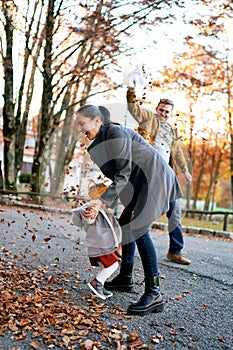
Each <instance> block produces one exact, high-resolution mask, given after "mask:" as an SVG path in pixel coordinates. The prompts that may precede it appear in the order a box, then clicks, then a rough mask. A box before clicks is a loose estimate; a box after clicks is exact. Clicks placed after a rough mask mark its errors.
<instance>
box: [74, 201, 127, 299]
mask: <svg viewBox="0 0 233 350" xmlns="http://www.w3.org/2000/svg"><path fill="white" fill-rule="evenodd" d="M97 213H98V211H97V210H96V208H95V206H94V205H93V204H92V202H91V201H90V202H88V203H86V204H84V205H83V206H82V207H80V208H76V209H73V213H72V221H73V223H74V224H75V225H77V226H79V227H83V228H84V231H85V232H86V248H87V256H88V257H89V259H90V263H91V266H99V271H98V273H97V275H96V278H94V279H93V280H92V281H91V282H89V283H88V284H87V285H88V287H89V288H90V289H91V291H92V292H93V293H94V294H95V295H97V296H98V297H99V298H101V299H103V300H106V299H107V298H109V297H111V296H112V292H110V291H107V290H106V289H105V288H104V282H105V281H106V280H107V278H109V277H110V276H111V275H112V274H113V273H114V272H115V271H116V270H117V268H118V266H119V262H120V258H119V257H118V256H117V255H116V253H115V251H116V249H117V248H118V246H119V244H120V242H121V228H120V226H119V224H118V221H117V220H116V218H115V217H114V216H113V215H112V214H111V213H110V212H108V211H107V210H104V209H101V210H100V211H99V213H98V214H97ZM96 215H97V216H96Z"/></svg>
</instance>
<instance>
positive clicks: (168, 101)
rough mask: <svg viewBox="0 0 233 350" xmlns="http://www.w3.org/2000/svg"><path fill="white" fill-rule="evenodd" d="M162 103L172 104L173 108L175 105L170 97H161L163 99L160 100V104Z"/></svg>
mask: <svg viewBox="0 0 233 350" xmlns="http://www.w3.org/2000/svg"><path fill="white" fill-rule="evenodd" d="M161 103H162V104H164V105H170V106H172V108H173V107H174V103H173V101H172V100H170V99H169V98H161V99H160V100H159V103H158V106H159V105H160V104H161ZM158 106H157V107H158Z"/></svg>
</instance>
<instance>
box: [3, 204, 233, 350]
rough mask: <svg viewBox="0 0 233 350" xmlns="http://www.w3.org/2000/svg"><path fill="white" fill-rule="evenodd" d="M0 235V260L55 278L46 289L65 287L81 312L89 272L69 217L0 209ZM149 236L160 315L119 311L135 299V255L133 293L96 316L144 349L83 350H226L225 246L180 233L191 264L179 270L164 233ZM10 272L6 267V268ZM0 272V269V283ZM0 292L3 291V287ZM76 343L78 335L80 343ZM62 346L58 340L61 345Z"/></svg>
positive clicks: (138, 271) (232, 330) (14, 346)
mask: <svg viewBox="0 0 233 350" xmlns="http://www.w3.org/2000/svg"><path fill="white" fill-rule="evenodd" d="M0 229H1V234H0V244H1V252H0V254H1V255H0V258H1V261H4V262H5V263H7V262H14V261H15V262H16V263H17V266H20V267H22V268H24V269H26V270H27V269H29V270H30V266H31V269H32V270H33V269H34V268H36V270H37V271H41V270H42V269H46V273H47V275H50V276H53V277H54V276H56V277H58V278H57V279H55V280H54V281H53V282H54V284H57V286H58V287H59V288H61V287H63V289H64V288H65V290H66V293H68V295H69V296H70V298H71V299H72V300H73V301H74V302H75V303H76V304H77V305H79V306H83V307H84V308H85V307H86V305H87V304H88V298H89V295H90V292H89V290H88V287H87V286H86V281H89V280H90V279H91V278H92V277H91V275H92V276H93V275H94V274H95V271H94V270H92V269H91V268H90V266H89V261H88V259H87V258H86V255H85V245H84V233H83V231H80V230H78V228H77V227H75V226H74V225H72V224H71V221H70V216H69V215H67V214H62V213H51V212H42V211H38V210H30V209H23V208H14V207H2V208H1V210H0ZM152 237H153V239H154V242H155V246H156V248H157V253H158V260H159V268H160V273H161V277H162V279H161V290H162V293H163V296H164V299H165V301H166V305H165V310H164V312H163V313H159V314H151V315H146V316H143V317H140V316H133V317H128V316H127V315H124V313H123V312H121V310H122V309H123V310H126V309H127V306H128V304H129V302H130V301H132V300H137V299H138V297H139V295H141V294H142V293H143V288H144V286H143V283H142V281H143V273H142V267H141V263H140V260H139V258H138V256H136V262H135V269H134V275H135V281H136V284H135V293H114V295H113V297H112V298H110V299H108V300H107V301H106V303H105V307H106V311H105V312H104V313H102V314H101V316H100V318H101V320H102V321H103V322H105V325H106V326H104V327H105V328H106V329H111V328H114V329H115V332H117V331H116V330H117V329H118V330H119V332H120V333H121V335H122V334H123V333H124V332H125V334H130V333H132V334H133V333H134V334H140V339H141V342H142V344H146V345H147V347H146V346H145V345H144V347H143V345H141V347H140V346H139V347H131V348H130V347H128V348H127V347H126V345H124V346H125V347H124V346H123V345H122V347H120V345H118V348H117V346H116V345H113V343H112V344H111V345H108V342H106V344H105V343H103V342H102V343H101V344H102V345H99V347H98V346H96V348H94V347H90V349H119V350H120V349H160V350H162V349H174V350H183V349H193V350H207V349H208V350H217V349H231V350H232V349H233V241H223V240H214V239H211V238H207V237H197V236H187V235H186V236H185V249H184V254H187V257H188V258H190V259H191V260H192V263H191V265H189V266H180V265H177V264H174V263H172V262H169V261H168V260H167V259H166V253H167V247H168V235H167V234H166V233H161V232H152ZM8 267H9V266H8ZM11 268H12V269H14V268H15V267H14V265H12V267H11ZM2 269H3V268H2ZM3 270H4V269H3ZM3 270H0V282H1V281H2V282H1V283H2V285H3V281H4V271H3ZM63 273H65V274H66V276H67V278H66V279H64V278H61V279H59V276H64V275H62V274H63ZM74 276H75V277H74ZM5 280H6V279H5ZM51 281H52V280H51ZM31 283H32V284H33V280H32V282H31ZM0 288H1V287H0ZM4 288H5V289H6V285H5V284H4ZM0 290H1V289H0ZM1 293H2V290H1ZM3 307H4V306H3ZM114 308H115V309H114ZM117 308H119V314H117V313H116V312H113V313H111V310H113V309H114V310H117ZM2 314H3V309H2V308H0V317H1V316H2ZM12 317H13V318H14V315H13V316H12ZM1 325H2V322H0V326H1ZM13 330H14V329H13ZM0 334H1V336H0V350H19V349H20V350H27V349H33V348H36V349H40V350H41V349H42V350H44V349H81V348H82V347H81V345H80V344H81V341H80V340H77V341H76V343H75V341H72V342H70V343H66V346H65V345H64V346H62V345H61V343H60V344H58V343H57V345H54V344H51V345H50V346H49V345H45V344H44V342H43V341H42V340H41V338H40V337H39V336H37V338H36V339H35V341H36V342H33V341H34V340H33V339H32V338H31V334H32V333H31V332H30V331H27V332H26V336H25V338H23V339H22V340H18V341H16V340H15V339H16V338H17V331H15V334H14V332H12V331H8V332H5V333H3V332H0ZM98 336H99V335H98V334H96V335H94V338H95V339H98ZM96 337H97V338H96ZM115 337H116V338H117V334H115ZM87 338H90V333H89V335H88V337H87ZM66 339H67V338H66ZM84 340H85V336H84V337H83V340H82V341H84ZM64 342H65V340H64V339H63V344H65V343H64ZM30 344H31V345H30ZM74 344H76V345H74ZM103 344H105V345H103ZM114 344H115V343H114ZM118 344H126V343H124V342H122V343H118ZM127 344H128V345H129V343H127ZM133 344H134V345H135V343H133V341H132V344H131V345H132V346H133ZM83 349H88V347H86V348H85V347H83Z"/></svg>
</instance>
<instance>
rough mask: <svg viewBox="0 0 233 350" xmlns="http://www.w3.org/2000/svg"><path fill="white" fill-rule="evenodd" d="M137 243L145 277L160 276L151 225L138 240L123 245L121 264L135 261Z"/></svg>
mask: <svg viewBox="0 0 233 350" xmlns="http://www.w3.org/2000/svg"><path fill="white" fill-rule="evenodd" d="M136 245H137V248H138V252H139V255H140V258H141V261H142V266H143V270H144V274H145V277H151V276H158V260H157V254H156V250H155V246H154V243H153V241H152V239H151V236H150V232H149V227H148V228H147V229H145V230H144V233H142V235H141V236H140V238H138V239H137V240H136V241H133V242H131V243H128V244H125V245H123V246H122V262H121V264H122V265H124V264H130V263H134V256H135V249H136Z"/></svg>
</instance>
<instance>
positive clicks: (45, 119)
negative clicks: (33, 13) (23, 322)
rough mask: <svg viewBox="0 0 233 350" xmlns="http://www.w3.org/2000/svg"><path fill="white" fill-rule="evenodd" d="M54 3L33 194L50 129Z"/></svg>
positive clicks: (48, 19) (49, 23)
mask: <svg viewBox="0 0 233 350" xmlns="http://www.w3.org/2000/svg"><path fill="white" fill-rule="evenodd" d="M54 2H55V0H49V2H48V8H47V16H46V22H45V49H44V61H43V93H42V100H41V116H40V120H39V123H38V128H39V130H38V131H39V132H38V141H37V142H36V147H35V153H34V158H33V164H32V177H31V179H32V181H31V188H32V191H34V192H40V171H41V169H42V168H41V165H42V162H43V154H44V151H45V148H46V145H47V142H48V138H49V136H48V130H49V129H50V127H51V113H50V107H51V102H52V72H51V62H52V42H53V40H52V39H53V29H54V18H53V13H54Z"/></svg>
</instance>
